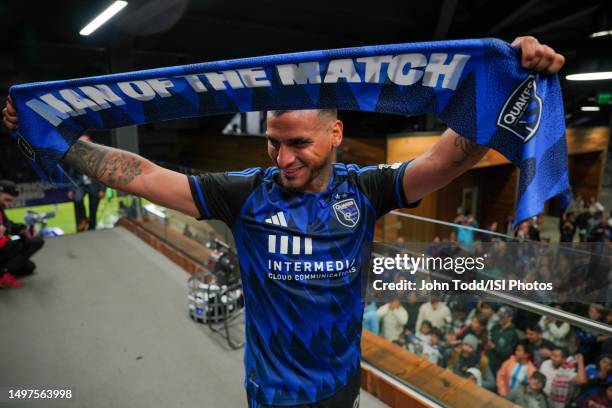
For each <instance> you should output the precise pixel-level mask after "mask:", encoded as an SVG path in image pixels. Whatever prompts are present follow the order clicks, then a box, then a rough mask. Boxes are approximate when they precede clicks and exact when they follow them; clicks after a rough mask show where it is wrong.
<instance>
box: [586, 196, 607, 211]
mask: <svg viewBox="0 0 612 408" xmlns="http://www.w3.org/2000/svg"><path fill="white" fill-rule="evenodd" d="M604 211H605V209H604V206H603V205H601V203H600V202H599V201H597V198H595V196H591V197H589V212H590V213H591V214H595V213H596V212H604Z"/></svg>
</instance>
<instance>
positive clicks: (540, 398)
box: [506, 371, 552, 408]
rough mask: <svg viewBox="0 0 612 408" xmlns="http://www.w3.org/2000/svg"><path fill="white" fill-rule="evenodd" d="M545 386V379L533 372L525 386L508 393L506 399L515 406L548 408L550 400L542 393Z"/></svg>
mask: <svg viewBox="0 0 612 408" xmlns="http://www.w3.org/2000/svg"><path fill="white" fill-rule="evenodd" d="M545 386H546V377H545V376H544V374H542V373H541V372H539V371H536V372H534V373H533V374H532V375H531V377H529V380H527V384H522V385H520V386H518V387H516V388H515V389H513V390H512V391H510V392H509V393H508V395H507V396H506V399H507V400H508V401H510V402H514V403H515V404H516V405H518V406H521V407H528V408H550V407H551V406H552V404H551V402H550V400H549V399H548V397H547V396H546V394H544V392H543V391H542V390H543V389H544V387H545Z"/></svg>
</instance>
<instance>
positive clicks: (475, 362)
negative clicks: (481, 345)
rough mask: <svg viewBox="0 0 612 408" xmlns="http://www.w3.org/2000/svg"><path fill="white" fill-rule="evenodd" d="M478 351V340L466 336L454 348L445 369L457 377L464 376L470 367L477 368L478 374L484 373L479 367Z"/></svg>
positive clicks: (470, 335)
mask: <svg viewBox="0 0 612 408" xmlns="http://www.w3.org/2000/svg"><path fill="white" fill-rule="evenodd" d="M477 350H478V339H477V338H476V336H474V335H472V334H468V335H467V336H465V337H464V338H463V340H462V342H461V343H460V344H459V345H458V346H457V347H456V348H455V350H454V351H453V354H452V355H451V358H450V359H449V361H448V365H447V366H446V368H448V369H449V370H451V371H452V372H454V373H455V374H457V375H461V376H463V375H465V373H466V371H467V369H468V368H470V367H478V368H479V369H480V373H481V374H482V372H483V371H484V370H483V368H482V367H481V366H480V363H481V361H480V355H479V354H478V352H477Z"/></svg>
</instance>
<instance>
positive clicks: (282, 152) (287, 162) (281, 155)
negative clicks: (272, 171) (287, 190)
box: [276, 145, 295, 169]
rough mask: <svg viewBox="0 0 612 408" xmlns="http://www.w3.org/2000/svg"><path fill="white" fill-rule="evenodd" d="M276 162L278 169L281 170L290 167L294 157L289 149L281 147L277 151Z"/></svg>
mask: <svg viewBox="0 0 612 408" xmlns="http://www.w3.org/2000/svg"><path fill="white" fill-rule="evenodd" d="M276 161H277V163H278V167H280V168H281V169H286V168H288V167H291V165H292V164H293V162H294V161H295V155H294V154H293V152H292V151H291V149H290V148H288V147H287V146H283V145H281V146H280V148H279V149H278V157H277V158H276Z"/></svg>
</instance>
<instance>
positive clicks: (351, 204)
mask: <svg viewBox="0 0 612 408" xmlns="http://www.w3.org/2000/svg"><path fill="white" fill-rule="evenodd" d="M333 209H334V213H335V214H336V219H338V222H340V224H342V225H344V226H346V227H349V228H353V227H354V226H356V225H357V223H358V222H359V207H357V203H356V202H355V199H353V198H348V199H346V200H342V201H339V202H337V203H335V204H334V205H333Z"/></svg>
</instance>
